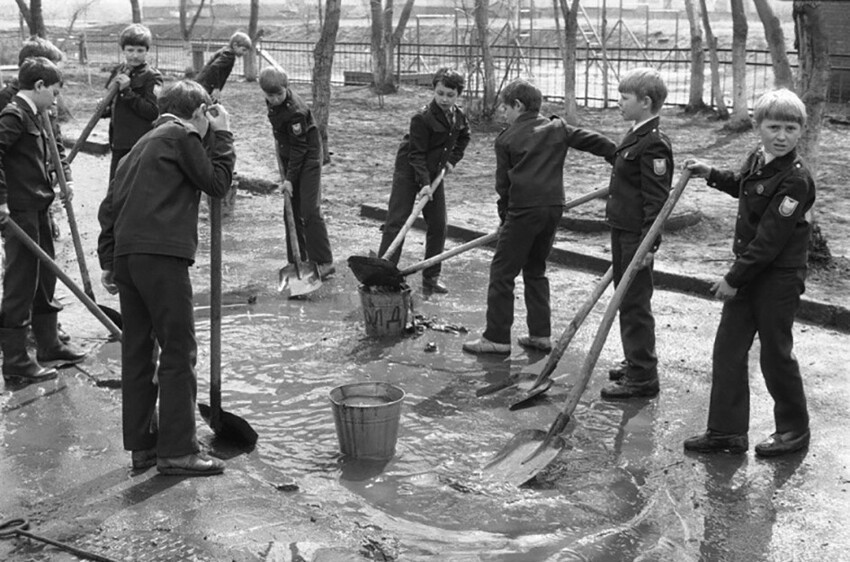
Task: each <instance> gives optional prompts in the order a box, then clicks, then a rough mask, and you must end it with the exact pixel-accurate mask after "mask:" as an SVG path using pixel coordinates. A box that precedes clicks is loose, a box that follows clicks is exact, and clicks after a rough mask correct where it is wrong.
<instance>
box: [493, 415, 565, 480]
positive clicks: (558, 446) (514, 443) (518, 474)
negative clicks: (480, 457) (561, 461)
mask: <svg viewBox="0 0 850 562" xmlns="http://www.w3.org/2000/svg"><path fill="white" fill-rule="evenodd" d="M545 440H546V432H545V431H541V430H539V429H525V430H523V431H520V432H519V433H517V434H516V435H514V436H513V437H512V438H511V440H510V441H508V443H507V444H506V445H505V446H504V447H503V448H502V450H501V451H499V452H498V453H497V454H496V456H495V457H493V460H491V461H490V462H489V463H487V465H486V466H485V467H484V468H483V470H482V474H483V475H484V476H485V477H486V478H487V479H489V480H500V481H503V482H507V483H509V484H513V485H514V486H522V485H523V484H525V483H526V482H528V481H529V480H531V479H532V478H534V477H535V476H537V473H539V472H540V471H541V470H543V469H544V468H546V466H547V465H548V464H549V463H550V462H552V461H553V460H554V459H555V457H557V456H558V454H559V453H560V452H561V450H562V449H563V448H564V447H565V445H566V444H565V442H564V440H563V439H562V438H561V437H554V438H552V439H550V440H549V442H547V443H545V447H543V448H542V449H541V450H539V451H538V449H539V448H540V446H541V445H543V444H544V441H545ZM535 452H536V454H535Z"/></svg>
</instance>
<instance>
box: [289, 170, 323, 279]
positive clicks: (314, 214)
mask: <svg viewBox="0 0 850 562" xmlns="http://www.w3.org/2000/svg"><path fill="white" fill-rule="evenodd" d="M292 210H293V213H294V215H295V230H296V231H297V235H298V246H299V247H300V249H301V259H302V261H306V260H310V261H314V262H316V263H331V262H332V261H334V257H333V254H332V253H331V242H330V240H329V239H328V228H327V226H326V225H325V217H324V216H323V215H322V164H321V162H319V161H318V160H308V161H307V162H304V167H303V168H302V169H301V175H299V176H298V178H297V179H296V180H295V182H293V184H292ZM286 255H287V257H288V259H289V263H292V262H293V261H295V258H294V256H293V255H292V249H291V248H290V247H289V241H288V240H287V244H286Z"/></svg>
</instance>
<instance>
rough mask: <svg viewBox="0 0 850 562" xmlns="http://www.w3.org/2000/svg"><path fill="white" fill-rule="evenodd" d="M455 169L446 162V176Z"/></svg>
mask: <svg viewBox="0 0 850 562" xmlns="http://www.w3.org/2000/svg"><path fill="white" fill-rule="evenodd" d="M454 169H455V167H454V165H453V164H452V163H451V162H446V175H449V174H451V173H452V172H453V171H454Z"/></svg>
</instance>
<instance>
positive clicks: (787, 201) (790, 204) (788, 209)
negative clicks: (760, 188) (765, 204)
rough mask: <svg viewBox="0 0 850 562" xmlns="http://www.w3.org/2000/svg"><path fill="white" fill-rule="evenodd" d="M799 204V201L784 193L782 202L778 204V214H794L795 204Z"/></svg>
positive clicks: (784, 215) (786, 215) (787, 215)
mask: <svg viewBox="0 0 850 562" xmlns="http://www.w3.org/2000/svg"><path fill="white" fill-rule="evenodd" d="M799 204H800V202H799V201H797V200H796V199H792V198H791V197H788V196H787V195H786V196H785V198H784V199H783V200H782V203H780V204H779V214H780V215H782V216H783V217H790V216H791V215H792V214H794V211H795V210H796V209H797V205H799Z"/></svg>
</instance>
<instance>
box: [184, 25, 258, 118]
mask: <svg viewBox="0 0 850 562" xmlns="http://www.w3.org/2000/svg"><path fill="white" fill-rule="evenodd" d="M251 47H252V45H251V38H250V37H248V35H247V34H245V33H243V32H241V31H237V32H236V33H234V34H233V35H231V36H230V42H229V43H228V45H227V46H226V47H222V48H221V49H219V50H218V51H216V52H215V54H214V55H213V56H212V58H211V59H210V60H209V61H207V64H205V65H204V67H203V68H202V69H201V71H200V72H199V73H198V75H197V76H196V77H195V80H196V81H197V82H198V84H200V85H201V86H203V87H204V89H205V90H206V91H207V93H208V94H209V95H210V97H212V100H213V102H215V103H218V99H219V96H220V95H221V89H222V88H224V84H225V82H227V79H228V78H229V77H230V73H231V72H232V71H233V65H234V64H235V63H236V59H237V58H239V57H242V56H244V55H245V53H247V52H248V51H250V50H251Z"/></svg>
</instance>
